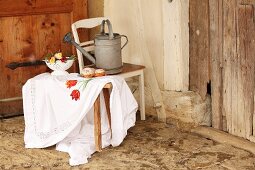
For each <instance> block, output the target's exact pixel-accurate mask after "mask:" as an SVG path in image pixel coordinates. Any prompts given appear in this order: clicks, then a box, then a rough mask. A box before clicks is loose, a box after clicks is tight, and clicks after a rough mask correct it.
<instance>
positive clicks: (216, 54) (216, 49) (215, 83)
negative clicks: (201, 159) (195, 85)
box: [209, 0, 223, 130]
mask: <svg viewBox="0 0 255 170" xmlns="http://www.w3.org/2000/svg"><path fill="white" fill-rule="evenodd" d="M222 5H223V0H210V1H209V9H210V60H211V67H210V72H211V74H210V75H211V96H212V126H213V127H214V128H216V129H219V130H222V129H223V117H222V92H223V91H222V55H223V54H222V47H223V46H222V41H223V39H222V38H223V36H222V29H223V23H222V21H223V20H222V19H223V18H222V14H223V9H222V8H223V6H222Z"/></svg>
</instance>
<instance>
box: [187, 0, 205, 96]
mask: <svg viewBox="0 0 255 170" xmlns="http://www.w3.org/2000/svg"><path fill="white" fill-rule="evenodd" d="M189 3H190V4H189V6H190V68H189V69H190V83H189V84H190V90H193V91H197V92H198V93H199V94H200V96H201V97H202V99H205V98H206V94H207V83H209V67H210V64H209V63H210V59H209V55H210V54H209V53H210V51H209V1H208V0H193V1H189ZM198 6H199V8H198ZM201 16H203V17H201Z"/></svg>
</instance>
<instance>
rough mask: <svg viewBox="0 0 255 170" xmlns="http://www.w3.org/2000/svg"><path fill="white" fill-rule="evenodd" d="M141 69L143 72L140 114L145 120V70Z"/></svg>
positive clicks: (140, 90) (140, 84)
mask: <svg viewBox="0 0 255 170" xmlns="http://www.w3.org/2000/svg"><path fill="white" fill-rule="evenodd" d="M141 71H142V72H141V74H140V76H139V93H140V115H141V120H145V98H144V96H145V95H144V74H143V70H141Z"/></svg>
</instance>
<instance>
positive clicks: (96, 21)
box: [72, 17, 108, 73]
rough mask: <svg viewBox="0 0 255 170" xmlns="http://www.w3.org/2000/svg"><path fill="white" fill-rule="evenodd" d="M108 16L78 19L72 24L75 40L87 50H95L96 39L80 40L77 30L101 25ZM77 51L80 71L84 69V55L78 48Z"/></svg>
mask: <svg viewBox="0 0 255 170" xmlns="http://www.w3.org/2000/svg"><path fill="white" fill-rule="evenodd" d="M106 19H108V18H105V17H100V18H90V19H83V20H79V21H76V22H75V23H73V24H72V33H73V37H74V41H75V42H76V43H77V44H79V45H80V46H82V47H83V48H84V49H85V50H86V51H88V52H90V51H93V50H94V41H86V42H80V39H79V35H78V32H77V29H78V28H87V29H89V28H94V27H96V26H98V25H101V23H102V21H103V20H106ZM76 51H77V57H78V63H79V70H80V73H81V71H82V69H83V68H84V61H83V55H82V53H81V52H80V51H79V50H78V49H76Z"/></svg>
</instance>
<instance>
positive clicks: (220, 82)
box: [210, 0, 255, 140]
mask: <svg viewBox="0 0 255 170" xmlns="http://www.w3.org/2000/svg"><path fill="white" fill-rule="evenodd" d="M254 2H255V1H254V0H248V1H245V0H212V1H210V37H211V38H210V50H211V53H210V54H211V56H210V57H211V61H212V62H211V70H210V72H211V75H213V76H212V77H211V83H212V111H213V113H212V114H213V115H212V121H213V122H212V123H213V127H215V128H218V129H222V130H224V131H227V132H229V133H231V134H234V135H236V136H240V137H244V138H247V139H250V140H252V138H253V137H252V136H253V135H254V130H255V129H254V128H255V125H254V123H255V122H254V120H255V116H254V89H255V83H254V82H255V74H254V71H255V70H254V64H255V23H254V22H255V18H254V6H253V5H255V3H254Z"/></svg>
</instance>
